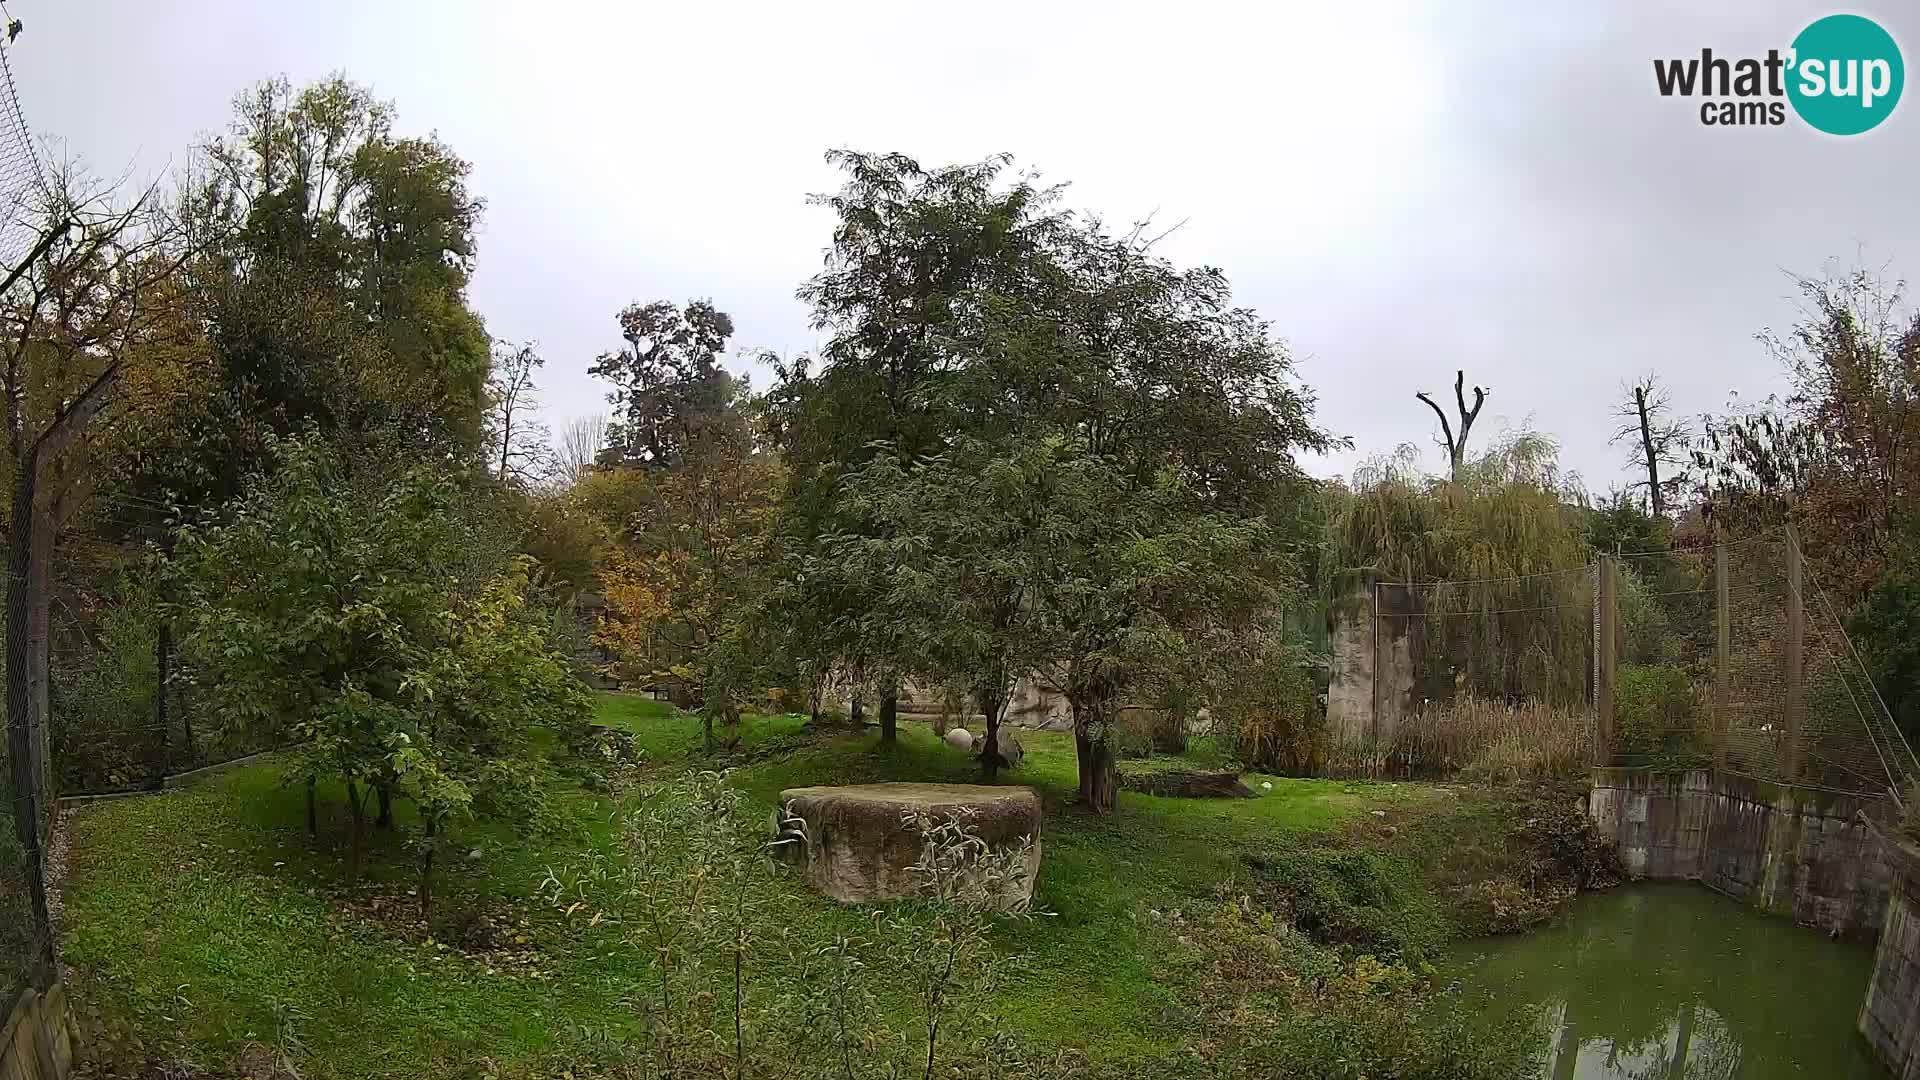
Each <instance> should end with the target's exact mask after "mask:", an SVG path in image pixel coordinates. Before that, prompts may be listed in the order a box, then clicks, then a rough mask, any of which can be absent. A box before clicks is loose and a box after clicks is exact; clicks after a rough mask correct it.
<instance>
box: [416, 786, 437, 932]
mask: <svg viewBox="0 0 1920 1080" xmlns="http://www.w3.org/2000/svg"><path fill="white" fill-rule="evenodd" d="M422 817H423V818H424V819H425V823H426V832H427V839H426V843H424V844H422V845H421V853H420V921H421V922H422V923H423V924H425V925H426V926H427V927H428V929H432V927H433V849H434V845H435V844H437V843H439V836H438V834H439V831H440V829H439V824H438V818H437V817H436V815H434V814H433V813H432V812H431V811H429V812H427V813H425V814H423V815H422Z"/></svg>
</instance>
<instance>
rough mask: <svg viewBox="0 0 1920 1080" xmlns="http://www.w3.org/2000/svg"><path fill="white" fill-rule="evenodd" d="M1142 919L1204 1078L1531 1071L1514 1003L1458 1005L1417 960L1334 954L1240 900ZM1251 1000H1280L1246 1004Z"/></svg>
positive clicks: (1450, 1077)
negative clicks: (1488, 1011) (1153, 933)
mask: <svg viewBox="0 0 1920 1080" xmlns="http://www.w3.org/2000/svg"><path fill="white" fill-rule="evenodd" d="M1150 917H1151V918H1152V919H1153V921H1154V922H1155V923H1156V924H1157V925H1158V926H1160V927H1161V928H1163V929H1164V930H1165V931H1167V932H1168V933H1170V934H1171V935H1172V936H1173V943H1172V948H1171V954H1170V959H1169V962H1168V963H1167V965H1166V966H1165V968H1164V969H1163V970H1162V972H1161V973H1160V975H1159V977H1160V978H1161V979H1162V981H1165V982H1168V983H1170V984H1172V985H1173V987H1174V988H1175V989H1176V991H1177V1000H1178V1001H1179V1006H1178V1008H1179V1011H1180V1013H1181V1014H1182V1015H1181V1019H1182V1021H1183V1024H1182V1026H1183V1028H1184V1029H1185V1030H1187V1031H1189V1032H1190V1033H1191V1034H1192V1035H1193V1036H1195V1037H1194V1038H1193V1039H1192V1041H1191V1045H1192V1046H1193V1047H1194V1048H1195V1051H1194V1052H1195V1054H1196V1055H1197V1056H1198V1057H1200V1058H1201V1059H1202V1060H1203V1064H1204V1068H1205V1075H1208V1076H1220V1077H1255V1076H1261V1077H1265V1076H1313V1077H1343V1078H1352V1080H1359V1078H1361V1077H1409V1078H1422V1080H1424V1078H1433V1080H1441V1078H1445V1080H1507V1078H1513V1080H1518V1078H1519V1077H1522V1076H1527V1075H1529V1069H1530V1067H1531V1066H1532V1064H1533V1059H1532V1050H1533V1047H1532V1044H1531V1039H1532V1037H1533V1033H1534V1030H1535V1028H1534V1026H1533V1025H1532V1024H1531V1023H1530V1022H1528V1021H1529V1018H1528V1017H1526V1016H1524V1015H1519V1013H1520V1012H1522V1010H1516V1015H1513V1016H1511V1017H1505V1016H1503V1017H1497V1018H1495V1019H1499V1020H1504V1021H1506V1022H1503V1023H1489V1022H1486V1021H1484V1020H1483V1019H1482V1018H1479V1017H1475V1016H1473V1015H1471V1014H1470V1013H1469V1012H1468V1011H1467V1010H1464V1009H1461V1008H1459V1007H1458V1002H1457V1001H1456V1000H1455V999H1454V997H1453V996H1452V995H1451V994H1449V993H1447V992H1445V991H1443V990H1442V989H1441V988H1440V987H1439V986H1438V985H1437V984H1436V983H1435V981H1434V980H1433V979H1432V978H1431V977H1430V976H1429V975H1428V974H1426V973H1425V972H1424V971H1423V970H1422V969H1421V967H1420V965H1417V964H1414V965H1409V964H1408V963H1406V962H1403V961H1398V960H1383V959H1381V958H1379V957H1377V956H1374V955H1371V954H1367V953H1359V954H1354V953H1351V951H1350V950H1348V951H1347V953H1346V954H1345V955H1343V951H1342V950H1338V949H1335V948H1331V947H1328V946H1327V945H1325V944H1323V943H1321V942H1320V941H1317V940H1316V939H1315V938H1314V937H1313V936H1311V935H1309V934H1307V933H1304V932H1303V931H1302V930H1301V929H1300V928H1299V927H1298V926H1296V925H1294V924H1292V923H1290V922H1289V921H1288V919H1287V917H1286V915H1285V913H1284V912H1280V911H1274V910H1268V909H1265V908H1262V907H1260V906H1259V905H1258V904H1257V903H1255V902H1254V901H1253V900H1252V899H1251V898H1247V897H1240V898H1229V899H1227V900H1225V901H1224V902H1223V903H1222V904H1221V905H1220V906H1219V908H1218V909H1217V910H1215V911H1213V912H1211V913H1209V914H1207V915H1206V916H1204V917H1202V918H1197V919H1188V918H1184V917H1182V916H1181V915H1180V914H1179V913H1178V912H1172V913H1168V914H1164V915H1163V914H1161V913H1159V912H1154V913H1151V916H1150ZM1255 1000H1258V1001H1261V1002H1263V1003H1264V1004H1266V1005H1268V1006H1279V1007H1265V1008H1248V1007H1247V1006H1248V1003H1249V1002H1250V1001H1255ZM1156 1073H1157V1074H1160V1075H1164V1073H1160V1072H1159V1070H1156Z"/></svg>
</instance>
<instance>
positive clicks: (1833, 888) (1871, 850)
mask: <svg viewBox="0 0 1920 1080" xmlns="http://www.w3.org/2000/svg"><path fill="white" fill-rule="evenodd" d="M1873 804H1874V800H1868V799H1863V798H1859V797H1856V796H1851V795H1841V794H1836V793H1833V792H1827V791H1820V790H1815V789H1811V788H1803V787H1792V786H1788V785H1785V784H1774V783H1768V782H1766V781H1762V780H1754V779H1750V778H1747V777H1743V776H1736V775H1733V774H1730V773H1724V772H1717V771H1714V770H1709V769H1700V770H1696V771H1693V772H1688V773H1682V774H1679V775H1671V774H1657V773H1655V772H1653V771H1652V770H1650V769H1644V768H1641V769H1621V768H1600V769H1595V770H1593V786H1592V791H1591V793H1590V795H1589V796H1588V799H1587V813H1588V816H1589V817H1591V818H1592V820H1593V823H1594V826H1595V827H1596V828H1598V829H1599V830H1600V833H1601V835H1603V836H1606V837H1609V838H1610V839H1612V840H1613V842H1614V844H1615V845H1616V846H1617V847H1619V849H1620V858H1621V861H1622V862H1624V863H1625V864H1626V867H1627V870H1628V872H1629V873H1631V874H1633V875H1634V876H1636V877H1645V878H1654V879H1683V880H1688V881H1699V882H1702V883H1704V884H1706V885H1708V886H1711V887H1712V888H1714V889H1717V890H1719V891H1720V892H1723V893H1726V894H1727V895H1729V896H1732V897H1734V898H1735V899H1739V900H1744V901H1745V902H1747V903H1748V904H1750V905H1751V906H1753V907H1755V908H1757V909H1759V910H1761V911H1765V912H1769V913H1772V914H1777V915H1785V916H1788V917H1790V918H1792V919H1793V920H1794V921H1795V922H1798V923H1801V924H1803V925H1807V926H1815V927H1819V928H1820V929H1822V930H1826V931H1827V932H1829V933H1832V934H1845V935H1852V936H1861V937H1866V936H1871V935H1872V934H1874V933H1876V932H1878V931H1879V929H1880V925H1881V923H1882V921H1883V920H1884V919H1885V918H1886V912H1887V896H1888V892H1889V889H1890V881H1891V878H1890V873H1889V870H1888V868H1887V864H1886V861H1885V860H1884V859H1883V858H1881V856H1880V849H1879V846H1878V845H1877V844H1876V843H1875V842H1874V839H1873V835H1872V831H1871V829H1870V828H1869V826H1868V825H1867V823H1866V821H1865V819H1864V817H1863V815H1862V811H1864V810H1867V809H1868V808H1869V807H1871V806H1872V805H1873Z"/></svg>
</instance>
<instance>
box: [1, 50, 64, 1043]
mask: <svg viewBox="0 0 1920 1080" xmlns="http://www.w3.org/2000/svg"><path fill="white" fill-rule="evenodd" d="M16 30H17V27H16V26H14V25H13V24H12V23H11V21H10V20H8V19H5V18H0V276H4V277H6V279H7V280H8V282H9V284H11V283H12V280H13V279H14V278H15V276H16V274H15V272H16V271H19V270H21V269H23V267H24V263H25V262H26V259H27V257H28V255H29V253H30V252H32V251H33V250H34V248H35V245H36V243H37V242H38V240H39V239H40V236H39V233H38V231H37V230H36V228H35V223H34V221H33V218H32V211H33V209H34V206H35V202H36V198H37V196H38V195H39V194H40V193H42V192H44V191H45V190H46V182H45V178H44V177H43V175H42V174H41V170H40V162H39V159H38V157H37V156H36V154H35V153H34V147H33V136H32V133H31V132H30V131H29V130H28V127H27V121H26V114H25V113H24V112H23V111H22V110H21V107H20V99H19V96H18V94H17V93H16V92H15V88H14V82H13V69H12V65H11V63H10V62H9V53H10V52H11V51H12V48H13V38H14V34H15V32H16ZM7 588H8V591H9V592H11V588H12V583H11V582H10V581H9V582H7ZM23 648H24V642H22V641H20V640H17V639H16V638H13V637H9V638H8V640H7V650H8V652H9V653H14V652H15V651H16V650H21V649H23ZM5 728H6V732H5V734H6V737H5V738H4V739H0V808H4V809H5V811H6V814H7V821H6V822H5V824H4V826H0V1018H3V1017H5V1016H6V1015H8V1013H9V1012H10V1011H11V1009H12V1005H13V1002H14V1000H15V998H16V997H17V996H18V995H19V994H20V992H21V991H23V990H25V989H26V988H28V987H36V988H44V987H45V986H47V985H48V984H49V983H50V982H51V980H52V978H53V970H52V964H51V963H50V959H51V955H52V945H51V938H52V929H51V926H50V924H49V922H48V919H47V914H46V912H47V905H46V891H45V888H44V879H43V866H44V864H43V861H42V858H41V854H40V853H41V852H42V851H44V850H45V846H46V841H47V838H48V837H49V835H50V834H51V831H52V823H53V813H54V809H55V808H54V805H53V800H52V799H51V798H50V797H49V795H50V792H51V791H52V790H53V785H52V778H51V767H52V766H51V761H52V758H51V754H50V753H49V749H48V732H47V726H46V719H45V713H44V712H41V713H39V714H37V715H36V716H35V717H34V719H33V720H32V721H31V722H29V723H25V724H22V725H20V726H19V727H18V728H16V727H15V725H13V724H12V723H7V724H6V725H5Z"/></svg>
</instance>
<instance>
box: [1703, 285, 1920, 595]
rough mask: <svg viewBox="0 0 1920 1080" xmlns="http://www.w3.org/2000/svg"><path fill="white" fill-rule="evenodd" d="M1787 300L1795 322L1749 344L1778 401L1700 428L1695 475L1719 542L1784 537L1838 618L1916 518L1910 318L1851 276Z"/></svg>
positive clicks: (1917, 389)
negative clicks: (1771, 369) (1765, 359)
mask: <svg viewBox="0 0 1920 1080" xmlns="http://www.w3.org/2000/svg"><path fill="white" fill-rule="evenodd" d="M1800 288H1801V293H1802V295H1803V297H1804V298H1805V301H1806V316H1805V317H1804V318H1803V319H1802V320H1801V321H1800V322H1799V323H1798V324H1796V325H1795V326H1794V327H1793V329H1792V330H1791V331H1789V332H1788V333H1787V334H1785V335H1766V336H1764V337H1763V340H1764V341H1765V342H1766V343H1767V344H1768V347H1769V349H1770V350H1771V351H1772V352H1773V353H1774V355H1775V356H1776V357H1778V358H1779V359H1780V361H1781V363H1782V366H1783V367H1784V368H1785V369H1786V372H1787V375H1788V377H1789V379H1790V381H1791V387H1792V389H1791V391H1790V393H1789V394H1788V395H1787V396H1786V397H1785V398H1784V399H1779V400H1769V401H1768V402H1765V403H1763V404H1762V405H1761V406H1760V407H1758V408H1754V409H1747V410H1739V411H1735V412H1734V413H1732V414H1731V415H1728V416H1724V417H1721V418H1718V419H1714V420H1712V421H1710V422H1709V424H1708V425H1707V430H1706V432H1705V435H1704V438H1703V440H1702V442H1703V445H1702V447H1701V449H1700V450H1699V451H1698V452H1697V461H1698V463H1699V465H1700V466H1701V472H1702V477H1701V482H1702V486H1703V488H1704V490H1705V493H1706V494H1707V495H1708V496H1709V497H1710V499H1711V508H1712V511H1713V512H1714V513H1715V514H1716V515H1718V516H1719V518H1720V520H1721V521H1722V523H1723V524H1724V525H1726V527H1727V528H1729V529H1730V530H1732V531H1735V532H1744V531H1750V530H1752V529H1754V528H1759V527H1770V526H1777V525H1779V524H1780V523H1782V522H1791V523H1793V524H1794V525H1795V526H1796V527H1797V528H1798V529H1799V531H1800V536H1801V541H1802V546H1803V549H1804V550H1805V552H1806V555H1807V558H1808V560H1809V562H1810V564H1811V565H1812V566H1813V568H1814V571H1815V574H1816V576H1817V577H1818V579H1819V580H1820V581H1821V582H1822V583H1823V584H1825V585H1826V586H1827V587H1828V588H1830V589H1833V590H1834V592H1835V599H1836V600H1837V601H1838V602H1840V603H1841V604H1843V605H1849V606H1850V605H1851V604H1853V603H1855V602H1857V601H1858V600H1859V599H1860V598H1861V597H1863V596H1865V595H1866V593H1867V591H1868V590H1869V589H1870V588H1871V587H1872V585H1873V583H1874V582H1876V581H1877V580H1879V579H1880V578H1881V577H1882V576H1883V575H1884V574H1885V573H1886V572H1887V570H1888V568H1889V567H1890V566H1892V565H1893V564H1894V563H1895V562H1896V561H1897V560H1898V558H1899V555H1900V548H1901V545H1902V544H1903V543H1905V542H1906V538H1908V537H1910V536H1912V535H1913V532H1914V522H1915V520H1916V518H1915V511H1916V509H1920V501H1916V498H1917V496H1916V493H1920V454H1917V453H1916V452H1915V447H1916V446H1920V409H1917V408H1916V407H1915V402H1916V401H1920V312H1915V311H1914V310H1912V308H1911V305H1909V304H1908V303H1907V301H1906V297H1905V294H1904V292H1903V289H1902V287H1901V286H1900V285H1899V284H1898V283H1895V282H1888V281H1885V280H1882V279H1880V278H1879V277H1877V276H1876V275H1874V274H1871V273H1867V272H1864V271H1861V272H1855V273H1852V274H1847V275H1844V276H1839V277H1833V278H1825V279H1805V280H1802V281H1801V283H1800Z"/></svg>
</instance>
